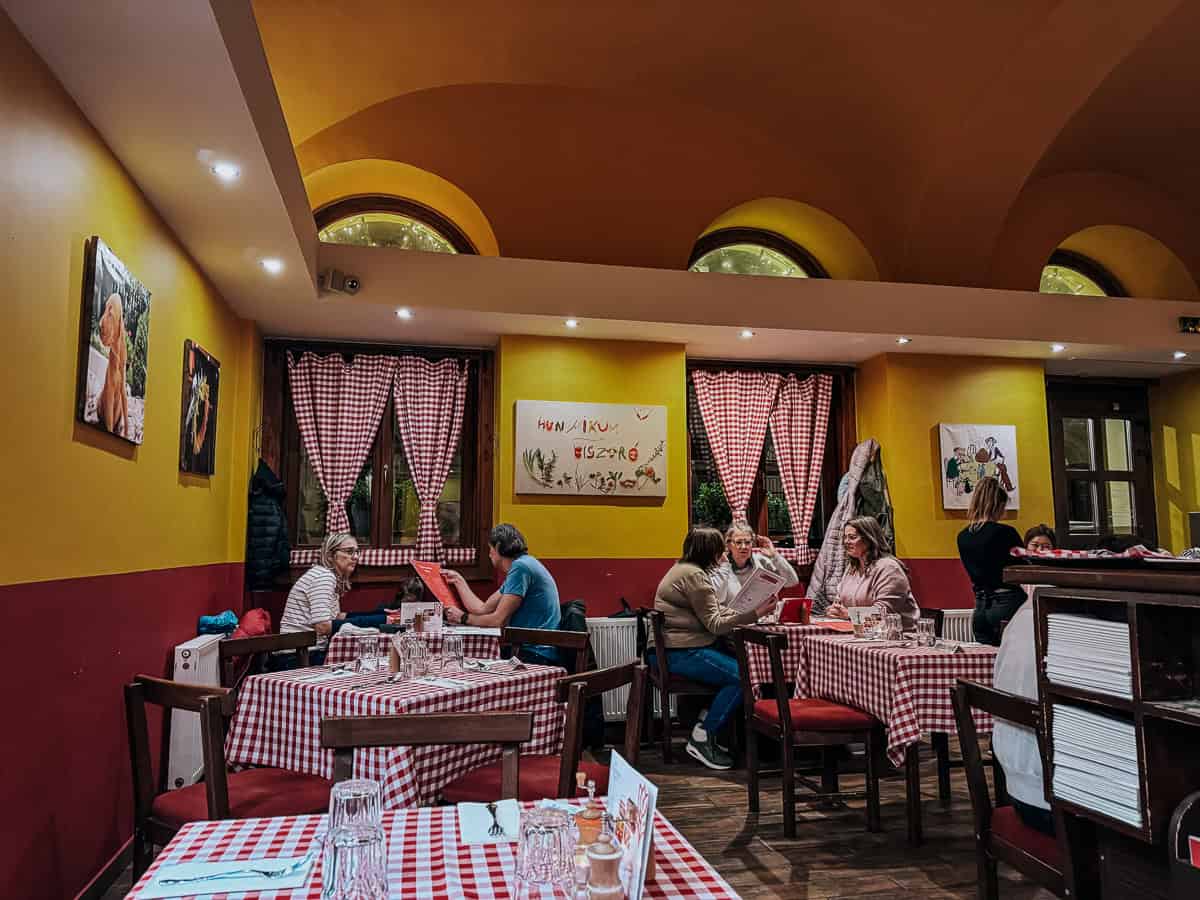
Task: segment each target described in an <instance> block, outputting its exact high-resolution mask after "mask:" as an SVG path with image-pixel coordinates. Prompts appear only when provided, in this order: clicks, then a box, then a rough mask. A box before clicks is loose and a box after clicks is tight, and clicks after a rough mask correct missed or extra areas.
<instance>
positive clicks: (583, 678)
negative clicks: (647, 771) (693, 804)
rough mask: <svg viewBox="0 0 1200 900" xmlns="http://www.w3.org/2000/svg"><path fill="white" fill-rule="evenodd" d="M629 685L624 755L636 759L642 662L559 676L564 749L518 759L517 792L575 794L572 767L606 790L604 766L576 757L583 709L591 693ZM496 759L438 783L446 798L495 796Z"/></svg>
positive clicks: (534, 796)
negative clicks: (519, 774)
mask: <svg viewBox="0 0 1200 900" xmlns="http://www.w3.org/2000/svg"><path fill="white" fill-rule="evenodd" d="M626 685H629V702H628V704H627V705H626V708H625V745H624V751H623V752H624V756H625V758H626V759H627V760H629V763H630V765H635V766H636V765H637V761H638V753H639V751H640V749H641V740H642V737H641V725H642V704H643V703H645V700H646V667H645V666H644V665H642V664H640V663H628V664H626V665H623V666H612V667H611V668H608V669H599V670H597V671H594V672H584V673H583V674H581V675H568V676H567V677H565V678H560V679H559V680H558V700H559V702H560V703H565V704H566V719H565V723H564V728H563V748H562V753H560V754H557V755H554V756H549V755H539V756H525V757H523V758H522V759H521V779H520V785H519V793H518V797H519V798H520V799H521V800H542V799H545V798H549V799H551V800H557V799H565V798H571V797H575V796H576V795H577V793H578V791H577V789H576V784H575V773H576V772H579V771H582V772H584V773H585V774H586V775H587V777H588V778H590V779H591V780H593V781H595V782H596V793H597V795H603V794H605V793H607V791H608V766H605V765H601V764H600V763H592V762H580V758H581V757H582V755H583V714H584V707H585V706H586V704H587V701H588V699H589V698H591V697H598V696H599V695H600V694H603V693H605V692H606V691H611V690H615V689H616V688H620V687H625V686H626ZM500 781H501V777H500V765H499V763H491V764H489V765H486V766H481V767H480V768H478V769H473V770H472V771H470V772H468V773H467V774H465V775H463V776H461V777H459V778H457V779H456V780H455V781H452V782H451V783H450V784H448V785H446V786H445V787H444V788H442V797H443V798H444V799H445V800H446V802H447V803H464V802H476V803H486V802H487V801H489V800H495V799H497V794H498V789H499V786H500Z"/></svg>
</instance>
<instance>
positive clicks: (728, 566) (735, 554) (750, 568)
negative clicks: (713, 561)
mask: <svg viewBox="0 0 1200 900" xmlns="http://www.w3.org/2000/svg"><path fill="white" fill-rule="evenodd" d="M725 547H726V550H727V551H728V554H727V558H726V560H725V562H723V563H721V566H720V568H719V569H718V570H717V577H718V579H719V580H720V582H721V584H722V585H723V593H722V595H721V602H722V603H726V604H728V603H732V602H733V599H734V598H735V597H736V596H737V595H738V591H740V590H741V589H742V586H743V585H744V584H745V583H746V582H747V581H748V580H749V579H750V576H751V575H752V574H753V573H754V570H755V569H766V570H767V571H768V572H774V573H775V574H776V575H779V576H781V577H782V578H783V586H784V587H791V586H792V585H794V584H799V583H800V579H799V577H797V575H796V570H795V569H793V568H792V565H791V563H789V562H788V561H787V560H786V559H784V558H783V557H782V556H781V555H780V553H779V551H778V550H776V549H775V545H774V544H772V543H771V539H770V538H768V537H764V536H761V535H760V536H758V537H755V535H754V529H753V528H751V527H750V526H749V525H747V524H745V523H744V522H743V523H742V524H739V525H734V526H732V527H731V528H730V529H729V530H728V531H726V532H725ZM756 548H757V549H759V550H761V551H762V552H761V553H756V552H755V549H756ZM775 600H776V602H778V600H779V597H778V595H776V597H775Z"/></svg>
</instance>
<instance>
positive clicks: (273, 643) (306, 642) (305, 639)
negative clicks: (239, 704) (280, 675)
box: [217, 631, 317, 693]
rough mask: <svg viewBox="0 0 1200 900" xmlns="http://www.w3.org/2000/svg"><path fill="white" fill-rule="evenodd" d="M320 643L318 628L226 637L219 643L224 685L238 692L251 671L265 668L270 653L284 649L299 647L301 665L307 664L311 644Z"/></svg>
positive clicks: (297, 650)
mask: <svg viewBox="0 0 1200 900" xmlns="http://www.w3.org/2000/svg"><path fill="white" fill-rule="evenodd" d="M316 645H317V633H316V632H315V631H295V632H291V633H288V634H264V635H261V636H259V637H248V638H226V639H225V640H223V641H221V642H220V643H219V644H218V645H217V648H218V650H219V651H220V659H221V667H220V668H221V672H220V676H221V687H227V688H230V689H231V690H233V692H234V693H237V690H238V688H240V687H241V686H242V682H243V681H244V680H245V678H246V676H247V675H249V674H250V673H251V672H257V671H261V670H262V663H263V662H264V661H265V659H266V656H267V654H269V653H275V652H277V651H280V650H295V651H296V655H297V656H298V657H299V658H300V665H301V667H302V668H307V667H308V651H309V648H311V647H315V646H316Z"/></svg>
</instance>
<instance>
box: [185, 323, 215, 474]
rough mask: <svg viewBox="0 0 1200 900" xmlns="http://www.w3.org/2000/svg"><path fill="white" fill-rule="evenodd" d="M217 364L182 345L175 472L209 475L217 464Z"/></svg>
mask: <svg viewBox="0 0 1200 900" xmlns="http://www.w3.org/2000/svg"><path fill="white" fill-rule="evenodd" d="M220 383H221V364H220V363H219V362H217V360H216V359H215V358H214V357H213V355H212V354H211V353H209V352H208V351H206V350H205V349H204V348H202V347H201V346H200V345H199V344H197V343H194V342H193V341H184V342H183V402H182V404H181V410H180V418H179V470H180V471H181V472H191V473H192V474H193V475H211V474H213V472H214V471H215V470H216V462H217V393H218V389H219V387H220Z"/></svg>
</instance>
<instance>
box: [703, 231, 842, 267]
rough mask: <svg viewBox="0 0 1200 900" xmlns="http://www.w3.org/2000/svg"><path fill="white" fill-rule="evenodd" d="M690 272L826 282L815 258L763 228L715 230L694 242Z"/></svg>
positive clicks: (794, 243)
mask: <svg viewBox="0 0 1200 900" xmlns="http://www.w3.org/2000/svg"><path fill="white" fill-rule="evenodd" d="M688 269H689V270H690V271H692V272H717V273H721V274H725V275H768V276H774V277H778V278H828V277H829V273H828V272H826V271H825V267H824V266H822V265H821V263H820V262H819V261H818V260H817V258H816V257H815V256H813V255H812V254H811V253H809V252H808V250H807V249H805V248H804V247H801V246H800V245H799V244H797V243H796V242H795V241H793V240H790V239H789V238H786V237H784V236H783V235H782V234H777V233H776V232H774V231H767V230H766V229H763V228H719V229H717V230H716V231H710V232H709V233H708V234H706V235H703V236H702V237H701V238H700V240H698V241H696V243H695V246H693V247H692V255H691V257H690V258H689V259H688Z"/></svg>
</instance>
